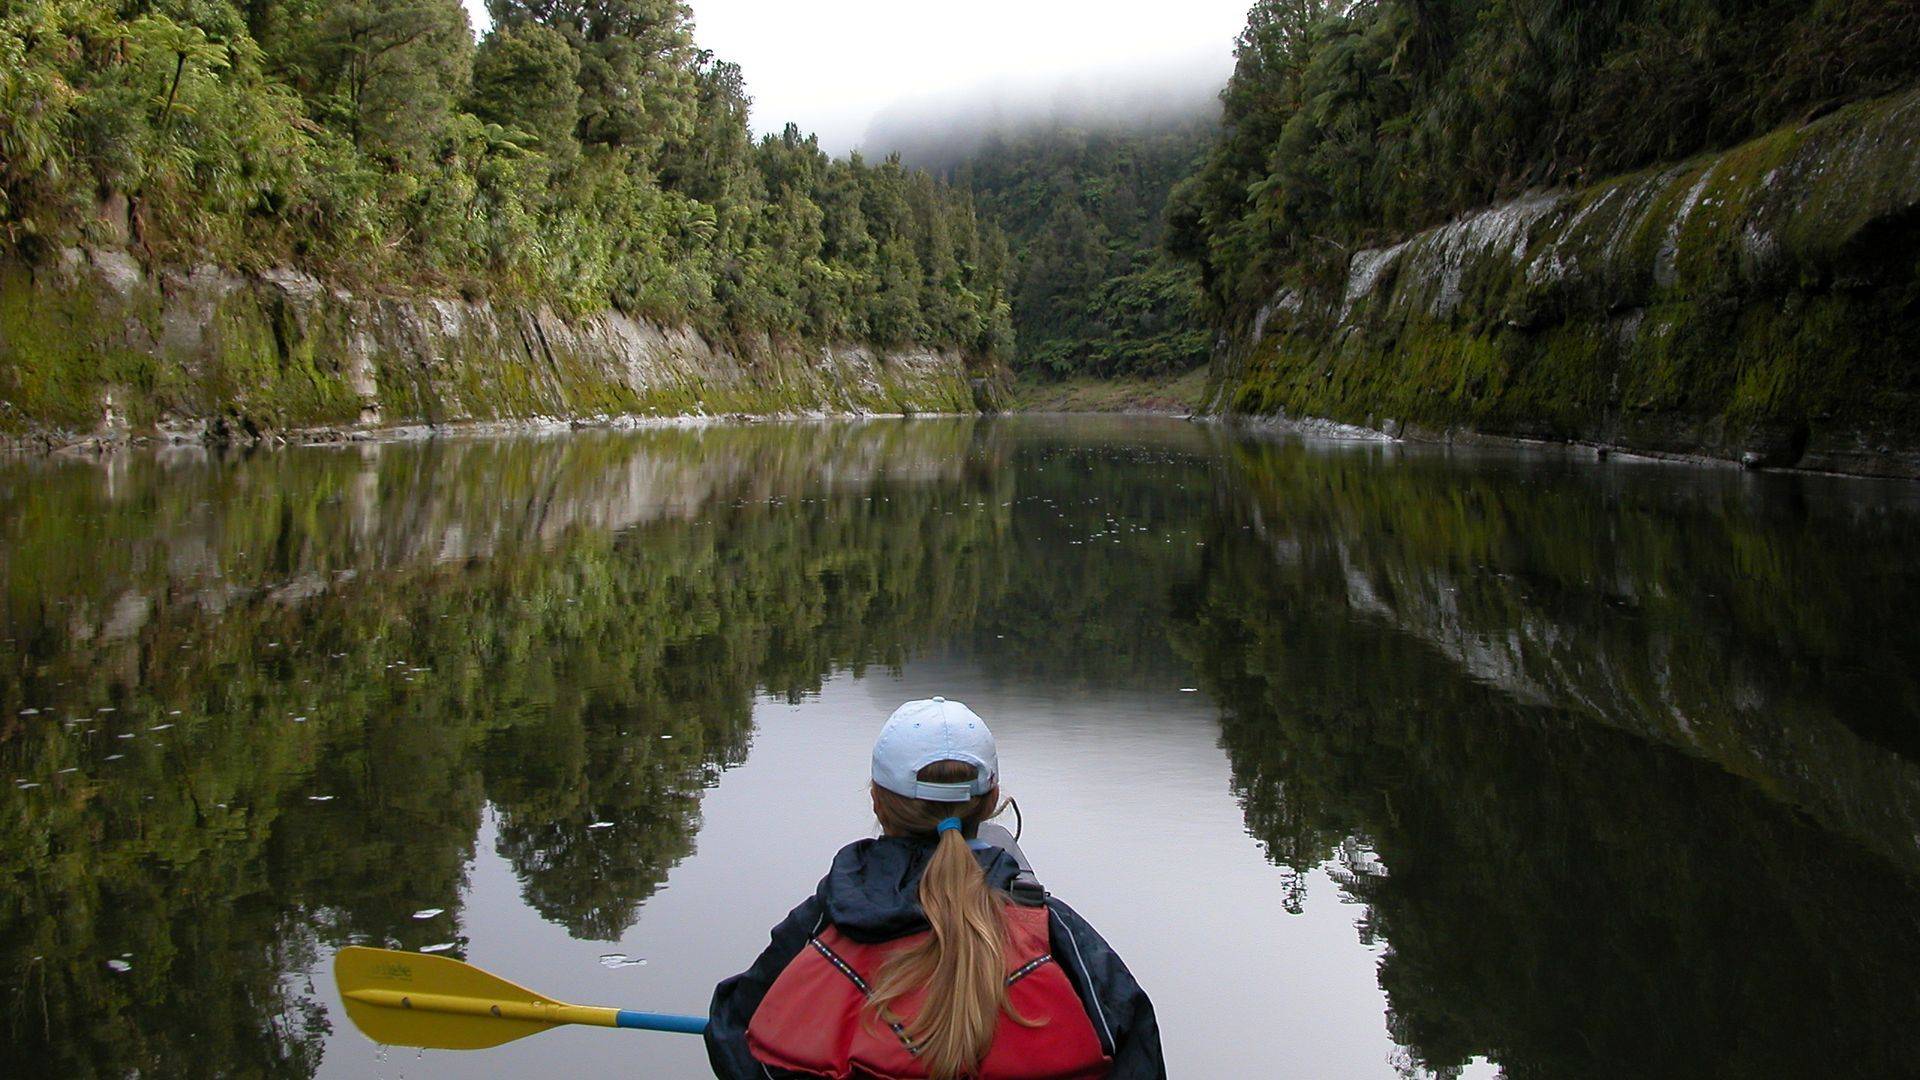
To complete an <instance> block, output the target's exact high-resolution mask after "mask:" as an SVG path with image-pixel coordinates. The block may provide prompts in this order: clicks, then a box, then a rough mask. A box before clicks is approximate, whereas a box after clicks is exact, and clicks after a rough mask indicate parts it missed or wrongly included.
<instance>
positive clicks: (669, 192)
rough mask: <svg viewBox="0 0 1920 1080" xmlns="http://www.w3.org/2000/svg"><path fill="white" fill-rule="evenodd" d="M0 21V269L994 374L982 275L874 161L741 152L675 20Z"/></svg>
mask: <svg viewBox="0 0 1920 1080" xmlns="http://www.w3.org/2000/svg"><path fill="white" fill-rule="evenodd" d="M488 8H489V11H490V12H491V14H492V17H493V28H492V30H491V31H490V32H488V33H487V34H486V35H485V37H484V38H482V39H481V40H480V41H478V42H477V43H476V41H475V40H474V36H473V33H472V30H471V27H470V25H469V23H468V21H467V16H466V13H465V11H464V9H463V8H462V6H461V4H460V2H459V0H272V2H270V0H117V2H116V0H0V255H5V256H10V257H12V258H13V259H14V260H16V261H20V262H26V263H29V264H31V263H36V262H43V261H46V260H48V259H50V258H51V257H53V256H54V255H56V254H57V253H58V252H60V251H61V250H64V249H69V248H73V247H83V246H84V247H114V248H117V247H126V248H130V249H131V250H133V251H134V252H135V253H137V254H138V255H139V256H140V257H141V258H142V260H143V261H144V262H146V263H148V264H149V265H208V264H211V265H219V266H226V267H231V268H235V269H240V270H243V271H258V270H264V269H268V268H274V267H284V266H293V267H298V268H300V269H303V270H306V271H310V272H312V273H315V274H318V275H320V276H321V277H322V278H324V279H326V280H328V281H331V282H334V283H337V284H342V285H346V286H349V287H355V288H362V289H374V290H382V289H402V290H411V291H426V292H431V293H436V294H441V295H450V294H452V293H454V292H458V293H459V294H462V295H464V296H467V297H469V298H474V299H488V298H513V299H525V300H531V301H535V302H538V303H546V304H552V305H554V306H555V307H556V308H558V309H560V310H562V311H566V312H574V313H582V312H592V311H600V310H606V309H609V308H612V309H617V310H618V311H621V312H625V313H628V314H633V315H638V316H643V317H646V318H650V319H653V320H656V321H658V322H661V323H665V324H670V325H676V326H683V327H691V328H693V329H696V330H699V331H701V332H704V333H708V334H713V335H718V336H721V337H729V336H740V335H749V334H750V335H770V336H772V337H773V338H775V339H790V340H791V339H804V340H814V341H863V342H870V343H873V344H876V345H880V346H882V347H891V346H904V345H907V344H909V343H911V344H915V345H919V346H931V347H942V348H951V349H956V350H959V351H962V352H964V353H967V354H969V355H971V356H973V357H975V358H976V359H991V358H997V357H1001V356H1004V355H1006V354H1007V353H1008V352H1009V351H1010V349H1011V329H1010V321H1009V320H1010V311H1009V304H1008V301H1007V297H1006V294H1005V288H1004V286H1003V284H1002V279H1003V275H1004V272H1005V267H1004V260H1005V254H1004V253H1005V246H1004V243H1003V242H1002V240H1001V239H1000V238H999V237H998V235H997V234H996V231H995V230H994V229H993V228H992V227H990V226H987V225H983V224H982V223H981V222H980V221H979V220H978V218H977V217H976V215H975V213H974V210H973V207H972V204H971V201H970V198H969V196H968V195H967V194H966V193H964V192H961V191H957V190H954V189H953V188H950V187H948V186H945V185H943V184H940V183H938V182H936V181H935V180H934V179H932V178H931V177H930V176H928V175H926V174H925V173H922V172H914V171H909V170H908V169H906V168H904V167H902V166H901V165H900V164H899V162H898V161H895V160H888V161H884V162H881V163H878V164H870V163H867V162H864V161H862V160H861V159H860V158H859V157H858V156H857V155H856V156H854V157H851V158H849V159H846V160H830V159H829V158H828V156H827V155H826V154H824V153H822V152H821V150H820V148H819V145H818V143H817V141H816V140H814V139H813V138H811V137H809V136H804V135H803V134H802V133H801V132H799V131H798V130H797V129H796V128H794V127H793V126H791V125H789V126H788V127H787V128H786V130H785V131H784V132H783V133H781V134H779V135H773V136H768V137H765V138H763V139H761V140H759V141H758V142H757V143H756V142H755V141H753V140H752V138H751V137H750V135H749V132H748V128H747V107H748V101H749V99H748V96H747V92H746V86H745V82H744V80H743V76H742V73H741V71H740V69H739V67H737V66H736V65H734V64H731V63H727V62H725V61H722V60H719V59H717V58H715V57H714V56H712V55H711V54H710V53H708V52H705V51H703V50H701V49H699V48H697V47H696V45H695V43H694V37H693V26H692V15H691V12H690V11H689V9H688V7H687V6H686V5H685V4H682V3H677V2H674V0H580V2H566V3H561V2H556V0H490V2H489V4H488Z"/></svg>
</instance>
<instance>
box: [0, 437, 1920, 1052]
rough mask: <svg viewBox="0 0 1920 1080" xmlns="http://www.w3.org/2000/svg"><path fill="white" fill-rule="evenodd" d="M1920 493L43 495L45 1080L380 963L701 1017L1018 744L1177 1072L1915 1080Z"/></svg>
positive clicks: (586, 482) (402, 462)
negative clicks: (916, 756) (894, 831)
mask: <svg viewBox="0 0 1920 1080" xmlns="http://www.w3.org/2000/svg"><path fill="white" fill-rule="evenodd" d="M1916 536H1920V488H1916V487H1915V486H1911V485H1900V484H1881V483H1867V482H1854V481H1845V480H1837V479H1831V478H1817V477H1792V476H1769V475H1751V474H1743V473H1740V472H1736V471H1731V470H1725V469H1705V468H1692V467H1683V466H1674V465H1653V464H1646V463H1633V462H1623V461H1617V460H1616V461H1611V462H1598V463H1596V462H1593V461H1588V460H1581V459H1575V458H1572V457H1561V456H1556V455H1533V454H1524V453H1519V452H1504V451H1503V452H1472V453H1468V452H1461V451H1454V452H1447V451H1443V450H1438V449H1416V448H1408V447H1397V446H1391V445H1383V444H1377V443H1339V442H1313V441H1302V440H1299V439H1296V438H1283V437H1278V436H1265V437H1254V436H1244V435H1236V434H1232V433H1229V432H1226V431H1222V430H1219V429H1215V428H1211V427H1207V426H1200V425H1191V424H1182V423H1177V422H1171V421H1151V420H1099V419H1086V420H1074V421H1068V420H1043V419H1012V420H1000V421H967V420H914V421H881V422H870V423H821V424H763V425H754V426H746V427H713V428H707V429H701V430H689V429H671V430H657V431H648V432H639V433H622V434H607V433H581V434H574V435H570V436H566V437H556V438H526V439H507V440H498V441H489V440H447V441H438V442H432V443H424V444H410V445H409V444H403V445H364V444H363V445H355V446H350V447H344V448H315V449H297V450H283V451H278V452H268V453H256V454H249V455H235V456H209V455H207V454H204V453H201V452H198V451H191V452H189V451H170V452H165V453H158V454H155V453H144V454H132V455H127V456H125V457H121V458H115V459H111V460H108V461H106V462H104V463H98V462H81V461H56V460H23V459H14V460H9V461H0V575H4V592H0V784H3V785H4V786H0V1075H7V1076H23V1077H24V1076H61V1077H67V1076H73V1077H83V1076H128V1075H134V1074H138V1075H141V1076H145V1077H172V1076H195V1077H198V1076H216V1075H226V1076H244V1077H280V1076H288V1077H308V1076H321V1077H373V1076H379V1077H408V1078H422V1080H425V1078H432V1077H494V1076H566V1077H570V1078H580V1080H585V1078H589V1077H600V1076H607V1077H611V1076H618V1075H643V1076H661V1077H682V1076H686V1077H692V1076H699V1075H703V1074H704V1071H705V1058H704V1055H703V1053H702V1051H701V1048H700V1045H699V1041H698V1040H697V1039H691V1038H688V1037H686V1036H677V1035H660V1034H650V1033H637V1032H616V1031H605V1030H583V1029H565V1030H560V1031H555V1032H551V1033H548V1034H545V1035H541V1036H539V1037H537V1038H533V1039H528V1040H524V1041H521V1042H518V1043H514V1044H512V1045H510V1046H507V1047H504V1048H500V1049H495V1050H488V1051H477V1052H468V1053H452V1052H429V1053H425V1054H421V1053H418V1052H416V1051H413V1050H399V1049H395V1050H390V1051H389V1050H382V1049H380V1048H378V1047H376V1046H375V1045H373V1044H372V1043H370V1042H368V1041H367V1040H366V1039H365V1038H363V1037H362V1036H360V1034H359V1033H358V1032H357V1031H355V1030H354V1029H353V1027H352V1025H351V1024H350V1023H348V1022H347V1021H346V1019H345V1017H344V1015H343V1014H342V1013H341V1012H340V1010H339V1005H338V1002H337V1000H336V999H335V997H334V993H333V988H332V978H331V975H330V972H329V960H330V957H331V955H332V952H333V951H334V950H335V949H336V948H337V947H339V946H340V945H342V944H346V943H353V942H362V943H376V944H384V945H389V946H394V947H400V948H409V949H420V948H442V949H444V950H445V951H446V952H447V953H448V954H450V955H454V956H460V957H465V958H467V959H470V960H472V961H474V962H476V963H479V964H481V965H483V966H485V967H488V968H490V969H493V970H495V971H497V972H499V973H501V974H503V975H506V976H508V977H511V978H514V979H516V980H517V981H520V982H523V983H525V984H527V985H529V986H532V987H534V988H536V989H540V990H543V991H546V992H548V993H550V994H553V995H555V996H558V997H562V998H566V999H569V1000H573V1001H578V1002H582V1003H590V1004H607V1005H617V1006H623V1007H629V1008H640V1009H651V1010H658V1011H678V1012H701V1011H704V1009H705V1006H706V1002H707V997H708V994H709V993H710V991H711V988H712V985H713V984H714V982H716V981H717V980H719V979H720V978H722V977H723V976H725V975H727V974H729V973H731V972H733V971H736V970H738V969H740V968H742V967H744V966H745V965H746V964H747V963H748V962H749V961H750V960H751V959H752V957H753V956H754V955H755V953H756V952H757V951H758V950H759V949H760V948H761V946H762V945H763V944H764V943H765V941H766V932H767V930H768V928H769V927H770V926H772V925H773V923H774V922H776V921H777V920H778V919H779V918H780V917H781V916H782V915H783V914H784V913H785V912H786V911H787V910H788V908H789V907H791V906H792V905H793V904H794V903H795V902H796V901H798V900H799V899H800V898H801V897H802V896H804V895H806V894H807V893H808V892H810V891H811V889H812V888H813V884H814V882H815V881H816V879H817V878H818V877H819V875H820V874H821V873H822V872H823V871H824V869H825V867H826V864H827V862H828V860H829V858H830V857H831V855H832V853H833V852H834V850H835V849H837V848H838V847H839V846H840V845H842V844H844V843H846V842H848V841H850V840H852V839H855V838H857V837H860V836H863V835H869V834H870V832H871V829H872V821H871V818H870V816H869V814H868V813H867V811H866V796H865V791H864V789H865V776H866V774H865V770H866V754H867V750H868V747H869V745H870V740H871V738H872V736H873V734H874V732H875V731H876V730H877V728H878V726H879V724H880V722H881V720H882V719H883V718H884V717H885V715H886V713H887V712H888V711H889V710H890V709H891V708H892V707H893V706H894V705H896V704H897V703H899V702H900V701H902V700H904V699H907V698H910V697H916V696H926V695H931V694H936V693H939V694H944V695H946V696H948V697H952V698H958V699H961V700H964V701H966V702H968V703H970V704H971V705H973V706H974V708H975V709H977V710H978V711H979V712H980V713H981V714H982V715H984V716H986V717H987V718H988V719H989V721H990V722H991V723H992V724H993V725H994V728H995V730H996V731H997V732H998V733H999V735H1000V739H1001V755H1002V763H1003V772H1004V775H1005V784H1006V787H1007V790H1008V791H1009V793H1011V794H1014V795H1016V796H1017V797H1018V798H1019V801H1020V805H1021V807H1022V810H1023V812H1024V818H1025V829H1026V836H1025V847H1026V849H1027V851H1028V854H1029V855H1031V856H1032V857H1033V859H1034V860H1035V862H1036V864H1037V865H1038V867H1039V870H1040V876H1041V878H1042V880H1044V881H1045V882H1046V883H1047V884H1048V885H1049V886H1050V887H1051V888H1052V889H1053V890H1054V891H1055V892H1056V893H1058V894H1060V895H1061V896H1063V897H1064V898H1065V899H1067V900H1068V901H1069V902H1071V903H1072V904H1074V905H1075V906H1076V907H1078V908H1079V910H1080V911H1081V912H1082V913H1084V914H1085V915H1087V917H1088V918H1089V919H1090V920H1092V922H1093V923H1094V924H1095V925H1096V926H1098V927H1100V928H1101V929H1102V931H1103V932H1104V933H1105V934H1106V936H1107V937H1108V938H1109V939H1110V940H1111V941H1112V942H1113V943H1114V945H1115V947H1116V948H1117V949H1118V950H1119V952H1120V953H1121V955H1122V956H1123V957H1124V958H1125V959H1126V960H1127V961H1128V963H1129V964H1130V966H1131V967H1132V968H1133V970H1134V972H1135V974H1136V975H1137V976H1138V977H1139V979H1140V981H1141V983H1142V984H1144V985H1145V986H1146V988H1147V989H1148V991H1149V992H1150V993H1151V995H1152V996H1153V999H1154V1001H1155V1004H1156V1005H1157V1007H1158V1010H1159V1014H1160V1020H1161V1025H1162V1029H1163V1032H1164V1041H1165V1046H1166V1051H1167V1057H1168V1061H1169V1064H1170V1066H1171V1069H1172V1073H1173V1075H1175V1076H1178V1077H1229V1076H1234V1077H1238V1076H1300V1077H1388V1076H1394V1075H1396V1074H1400V1075H1418V1076H1426V1075H1434V1074H1439V1075H1453V1074H1457V1073H1464V1075H1468V1076H1491V1075H1494V1074H1496V1073H1498V1072H1500V1071H1501V1070H1503V1069H1504V1071H1505V1072H1506V1073H1507V1074H1508V1075H1511V1076H1514V1077H1562V1076H1596V1077H1599V1076H1608V1077H1612V1076H1654V1075H1659V1076H1704V1075H1717V1076H1756V1077H1757V1076H1768V1077H1779V1076H1813V1075H1829V1074H1847V1075H1862V1076H1891V1075H1912V1074H1913V1073H1914V1071H1915V1069H1916V1068H1920V1066H1917V1065H1916V1062H1917V1061H1920V1024H1916V1023H1915V1022H1914V1021H1915V1016H1916V1014H1917V1013H1920V618H1917V614H1920V558H1916V556H1917V555H1920V548H1916V539H1915V538H1916Z"/></svg>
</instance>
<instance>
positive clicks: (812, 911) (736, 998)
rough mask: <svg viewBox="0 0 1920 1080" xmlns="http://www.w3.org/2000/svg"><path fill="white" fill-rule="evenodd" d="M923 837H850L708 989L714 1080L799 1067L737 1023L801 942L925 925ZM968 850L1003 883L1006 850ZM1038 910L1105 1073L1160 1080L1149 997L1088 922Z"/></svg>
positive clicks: (1121, 1079)
mask: <svg viewBox="0 0 1920 1080" xmlns="http://www.w3.org/2000/svg"><path fill="white" fill-rule="evenodd" d="M933 850H934V848H933V843H932V842H931V841H928V840H926V839H922V838H914V837H897V836H886V837H881V838H880V839H878V840H857V841H855V842H853V843H851V844H848V845H847V846H846V847H843V848H841V849H840V853H839V854H837V855H835V856H834V857H833V868H832V869H831V870H829V871H827V876H826V877H824V878H821V879H820V887H819V888H818V889H817V890H815V892H814V894H813V895H812V896H810V897H808V898H807V899H806V900H804V901H802V902H801V904H800V906H799V907H796V908H794V909H793V911H792V912H791V913H789V914H788V915H787V917H786V919H784V920H783V921H782V922H781V923H780V925H779V926H776V927H774V928H773V940H772V941H771V942H770V943H769V944H768V945H767V948H766V950H765V951H764V952H762V953H761V954H760V958H759V959H758V960H755V961H754V962H753V966H752V967H750V968H748V969H747V970H745V971H743V972H741V973H740V974H738V975H735V976H734V977H732V978H731V979H728V980H726V981H725V982H723V983H721V984H720V985H719V986H718V987H715V988H714V991H713V1005H712V1007H711V1009H710V1010H709V1017H708V1020H707V1057H708V1058H709V1059H710V1060H711V1061H712V1062H713V1072H714V1075H715V1076H718V1077H721V1078H722V1080H756V1078H757V1080H766V1078H768V1077H772V1078H774V1080H784V1078H790V1077H800V1076H802V1075H803V1074H800V1073H793V1072H787V1071H785V1070H780V1069H769V1068H768V1067H767V1066H765V1065H763V1064H761V1063H760V1062H759V1061H757V1060H755V1059H754V1057H753V1055H752V1054H751V1053H749V1052H748V1050H747V1023H748V1022H749V1021H750V1020H752V1019H753V1013H754V1010H756V1009H758V1008H759V1007H760V1001H761V999H762V998H764V997H766V995H767V990H768V988H769V987H771V986H772V985H773V980H774V979H776V978H778V977H779V975H780V973H781V972H782V971H784V970H786V967H787V964H789V963H790V962H792V960H793V958H794V957H795V956H797V955H799V953H800V950H802V949H804V948H806V947H807V940H808V939H809V938H811V937H812V936H813V935H814V934H815V933H817V932H819V931H820V930H821V929H823V928H824V927H825V926H826V924H828V923H832V924H833V925H834V926H837V927H839V928H840V932H841V933H843V934H845V935H847V936H848V937H850V938H853V939H854V940H856V941H863V942H881V941H891V940H893V939H894V938H898V937H905V936H906V935H908V934H917V933H919V932H921V931H922V930H925V929H927V917H926V915H925V914H924V913H923V912H921V910H920V901H919V885H920V875H921V873H922V872H924V871H925V870H926V868H927V862H928V860H929V859H931V858H932V857H933ZM974 857H975V858H977V859H979V860H980V867H981V869H983V870H985V871H986V875H987V884H989V885H991V886H993V887H994V888H997V889H1004V888H1006V887H1007V885H1008V884H1009V883H1010V882H1012V881H1013V878H1014V875H1015V874H1017V873H1018V872H1019V869H1020V868H1019V866H1018V865H1016V864H1015V863H1014V861H1013V857H1012V856H1010V855H1008V854H1007V853H1006V852H1004V851H1001V850H1000V849H999V848H995V847H984V848H981V847H977V848H975V849H974ZM1047 908H1048V910H1049V911H1050V912H1051V913H1052V915H1053V917H1052V918H1051V919H1049V920H1048V926H1049V937H1050V938H1051V946H1052V949H1053V956H1054V959H1055V960H1056V961H1058V962H1059V964H1060V967H1061V970H1062V971H1064V972H1065V973H1066V976H1067V981H1068V982H1070V983H1072V984H1073V989H1074V991H1075V992H1076V993H1078V994H1079V995H1080V1004H1081V1005H1083V1006H1085V1008H1086V1010H1087V1016H1088V1018H1089V1019H1091V1020H1092V1021H1093V1030H1094V1033H1095V1034H1097V1035H1098V1036H1099V1037H1100V1043H1101V1046H1102V1047H1103V1048H1104V1049H1105V1050H1106V1052H1107V1054H1108V1056H1110V1057H1112V1058H1113V1072H1112V1073H1110V1074H1109V1075H1110V1077H1111V1078H1112V1080H1165V1077H1166V1075H1167V1067H1166V1065H1165V1064H1164V1063H1163V1062H1162V1061H1161V1059H1160V1029H1159V1027H1158V1025H1157V1024H1156V1023H1155V1022H1154V1018H1153V1003H1152V1002H1150V1001H1148V1000H1147V995H1146V992H1145V991H1143V990H1141V989H1140V985H1139V984H1138V983H1136V982H1134V981H1133V976H1132V975H1131V974H1129V973H1128V971H1127V966H1126V965H1125V964H1123V963H1121V962H1120V957H1118V956H1117V955H1115V954H1114V951H1113V949H1112V947H1110V946H1109V945H1108V944H1107V943H1106V941H1105V940H1103V939H1102V938H1101V937H1100V935H1099V934H1097V933H1095V932H1094V929H1093V927H1091V926H1089V925H1087V921H1086V920H1085V919H1082V918H1081V917H1080V916H1079V915H1078V914H1076V913H1075V912H1074V910H1073V909H1072V908H1070V907H1068V906H1067V905H1065V904H1063V903H1061V902H1060V901H1058V900H1055V899H1053V898H1052V897H1049V898H1048V899H1047Z"/></svg>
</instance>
